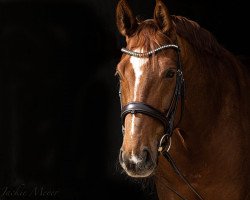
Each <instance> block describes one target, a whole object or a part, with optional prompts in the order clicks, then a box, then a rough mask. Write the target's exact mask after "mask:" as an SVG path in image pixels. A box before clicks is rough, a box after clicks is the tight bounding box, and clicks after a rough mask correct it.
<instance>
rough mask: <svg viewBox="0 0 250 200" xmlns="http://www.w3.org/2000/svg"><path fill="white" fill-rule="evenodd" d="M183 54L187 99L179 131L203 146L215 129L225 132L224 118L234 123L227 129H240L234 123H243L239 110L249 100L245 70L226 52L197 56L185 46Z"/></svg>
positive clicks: (223, 50) (222, 50)
mask: <svg viewBox="0 0 250 200" xmlns="http://www.w3.org/2000/svg"><path fill="white" fill-rule="evenodd" d="M184 54H185V55H183V66H184V77H185V82H186V97H185V111H184V116H183V122H182V124H181V125H180V128H181V129H183V130H184V131H185V132H186V134H187V135H188V136H189V138H190V139H191V138H196V139H195V140H198V141H201V142H202V139H207V137H211V133H212V132H214V131H215V130H216V129H219V128H223V127H220V126H221V124H220V122H221V121H223V120H225V116H227V119H226V120H229V121H231V124H227V126H228V127H230V126H234V127H235V126H238V125H237V124H235V122H237V121H239V120H240V118H239V116H240V106H241V104H244V103H243V101H244V99H245V100H246V99H247V97H244V87H245V86H246V85H247V81H246V78H245V77H244V68H241V67H240V66H239V64H238V63H237V61H236V59H235V58H234V57H233V56H232V55H231V54H230V53H229V52H228V51H226V50H225V49H223V48H221V52H220V54H219V55H211V54H205V53H201V54H197V52H195V51H194V50H193V49H192V48H191V47H190V46H189V44H188V43H185V44H184ZM194 55H195V56H194ZM245 105H246V104H245ZM221 136H222V133H221ZM222 137H223V136H222ZM198 141H195V143H196V145H197V144H198V143H199V142H198ZM197 142H198V143H197Z"/></svg>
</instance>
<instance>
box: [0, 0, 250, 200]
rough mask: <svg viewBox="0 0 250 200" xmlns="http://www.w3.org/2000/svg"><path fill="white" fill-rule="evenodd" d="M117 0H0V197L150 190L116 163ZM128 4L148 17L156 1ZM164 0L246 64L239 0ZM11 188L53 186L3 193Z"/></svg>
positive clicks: (124, 194)
mask: <svg viewBox="0 0 250 200" xmlns="http://www.w3.org/2000/svg"><path fill="white" fill-rule="evenodd" d="M117 2H118V1H115V0H78V1H73V0H71V1H70V0H68V1H59V0H58V1H54V0H50V1H0V197H1V198H2V199H3V198H5V199H44V200H45V199H67V200H76V199H105V198H106V199H120V200H122V199H128V198H131V199H137V200H139V199H156V197H155V192H154V189H153V187H152V186H151V185H149V186H146V188H147V189H145V190H143V189H142V187H141V183H140V182H139V183H138V182H137V181H133V180H131V179H129V178H127V177H126V176H125V175H124V174H122V173H121V169H120V167H119V165H118V152H119V148H120V145H121V142H122V135H121V131H120V119H119V109H120V107H119V98H118V83H117V80H116V79H115V77H114V73H115V67H116V64H117V63H118V60H119V57H120V48H121V47H122V46H123V45H124V38H122V37H121V35H119V33H118V31H117V29H116V25H115V6H116V4H117ZM129 3H130V5H131V7H132V8H133V10H134V12H135V15H140V17H141V18H151V17H152V14H153V8H154V3H155V2H154V1H152V0H137V1H136V0H133V1H132V0H130V1H129ZM167 5H168V7H169V10H170V13H171V14H174V15H182V16H186V17H188V18H189V19H193V20H194V21H196V22H198V23H199V24H200V25H201V26H203V27H204V28H206V29H208V30H210V31H211V32H212V33H213V34H214V35H215V37H216V38H217V39H218V41H219V42H220V43H221V44H222V45H223V46H224V47H226V48H227V49H229V50H230V51H231V52H233V53H234V54H235V55H237V56H239V57H240V58H241V59H242V60H243V62H245V63H249V56H250V51H249V44H250V39H249V35H250V31H249V30H248V26H249V16H248V14H249V13H248V10H247V5H246V3H244V2H243V1H232V2H230V1H225V2H222V1H204V2H203V1H194V0H192V1H186V0H168V1H167ZM18 187H22V188H23V190H25V191H32V190H33V189H34V188H37V189H41V188H43V189H45V190H53V191H59V193H58V194H57V195H56V196H55V197H53V198H52V197H49V196H44V197H42V196H40V195H37V196H30V197H25V198H23V197H21V196H20V193H19V194H17V193H16V194H14V193H12V194H9V197H8V196H6V195H5V196H4V195H3V192H4V190H5V189H6V188H7V189H9V190H12V191H14V190H15V189H17V188H18ZM99 195H101V196H100V197H99V198H98V196H99Z"/></svg>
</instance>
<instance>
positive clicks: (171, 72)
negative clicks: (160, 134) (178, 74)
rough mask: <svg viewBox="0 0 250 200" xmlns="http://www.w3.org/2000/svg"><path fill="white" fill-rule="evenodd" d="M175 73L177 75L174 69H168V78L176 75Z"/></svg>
mask: <svg viewBox="0 0 250 200" xmlns="http://www.w3.org/2000/svg"><path fill="white" fill-rule="evenodd" d="M174 75H175V71H174V70H171V69H170V70H168V71H167V72H166V78H173V77H174Z"/></svg>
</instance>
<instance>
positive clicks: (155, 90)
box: [116, 0, 250, 200]
mask: <svg viewBox="0 0 250 200" xmlns="http://www.w3.org/2000/svg"><path fill="white" fill-rule="evenodd" d="M116 20H117V26H118V30H119V32H120V33H121V34H122V35H123V36H125V37H126V43H127V47H126V48H123V49H122V52H123V55H122V57H121V60H120V62H119V64H118V65H117V70H116V74H117V75H118V76H119V78H120V98H121V106H122V114H121V116H122V124H123V134H124V138H123V144H122V147H121V150H120V155H119V160H120V164H121V166H122V168H123V169H124V171H125V172H126V173H127V174H128V175H129V176H131V177H134V178H143V177H149V176H153V178H154V180H155V184H156V189H157V194H158V197H159V199H161V200H167V199H168V200H170V199H176V200H177V199H189V200H191V199H205V200H211V199H215V200H217V199H218V200H229V199H230V200H249V199H250V159H249V157H250V156H249V155H250V153H249V152H250V133H249V131H250V93H249V88H250V79H249V75H248V71H247V68H246V67H245V66H243V65H242V64H241V63H240V62H239V61H238V60H237V59H236V58H235V57H234V56H233V55H232V54H231V53H230V52H229V51H228V50H226V49H225V48H223V47H222V46H221V45H220V44H218V42H217V41H216V39H215V38H214V37H213V36H212V34H211V33H209V32H208V31H207V30H205V29H204V28H201V27H200V26H199V25H198V24H197V23H196V22H194V21H191V20H188V19H186V18H185V17H180V16H171V15H170V14H169V12H168V9H167V7H166V5H165V4H164V3H163V1H162V0H157V1H156V6H155V10H154V17H153V19H148V20H145V21H138V20H136V18H135V17H134V15H133V12H132V11H131V9H130V7H129V6H128V4H127V2H126V0H120V1H119V3H118V5H117V9H116ZM232 28H233V27H232ZM233 39H237V38H232V40H233ZM184 80H185V82H184ZM184 83H185V85H184ZM184 88H185V90H184ZM184 93H185V95H184ZM170 155H171V156H170ZM166 158H167V159H166ZM175 172H177V173H175Z"/></svg>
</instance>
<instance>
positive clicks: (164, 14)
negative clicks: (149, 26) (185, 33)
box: [154, 0, 172, 33]
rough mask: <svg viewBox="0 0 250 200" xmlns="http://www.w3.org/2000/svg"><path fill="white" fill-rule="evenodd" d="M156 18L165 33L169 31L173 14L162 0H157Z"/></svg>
mask: <svg viewBox="0 0 250 200" xmlns="http://www.w3.org/2000/svg"><path fill="white" fill-rule="evenodd" d="M154 20H155V21H156V23H157V25H158V26H159V28H160V29H161V31H162V32H163V33H167V32H168V31H169V30H170V29H171V26H172V20H171V16H170V14H169V11H168V9H167V7H166V6H165V4H164V3H163V2H162V0H156V5H155V10H154Z"/></svg>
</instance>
